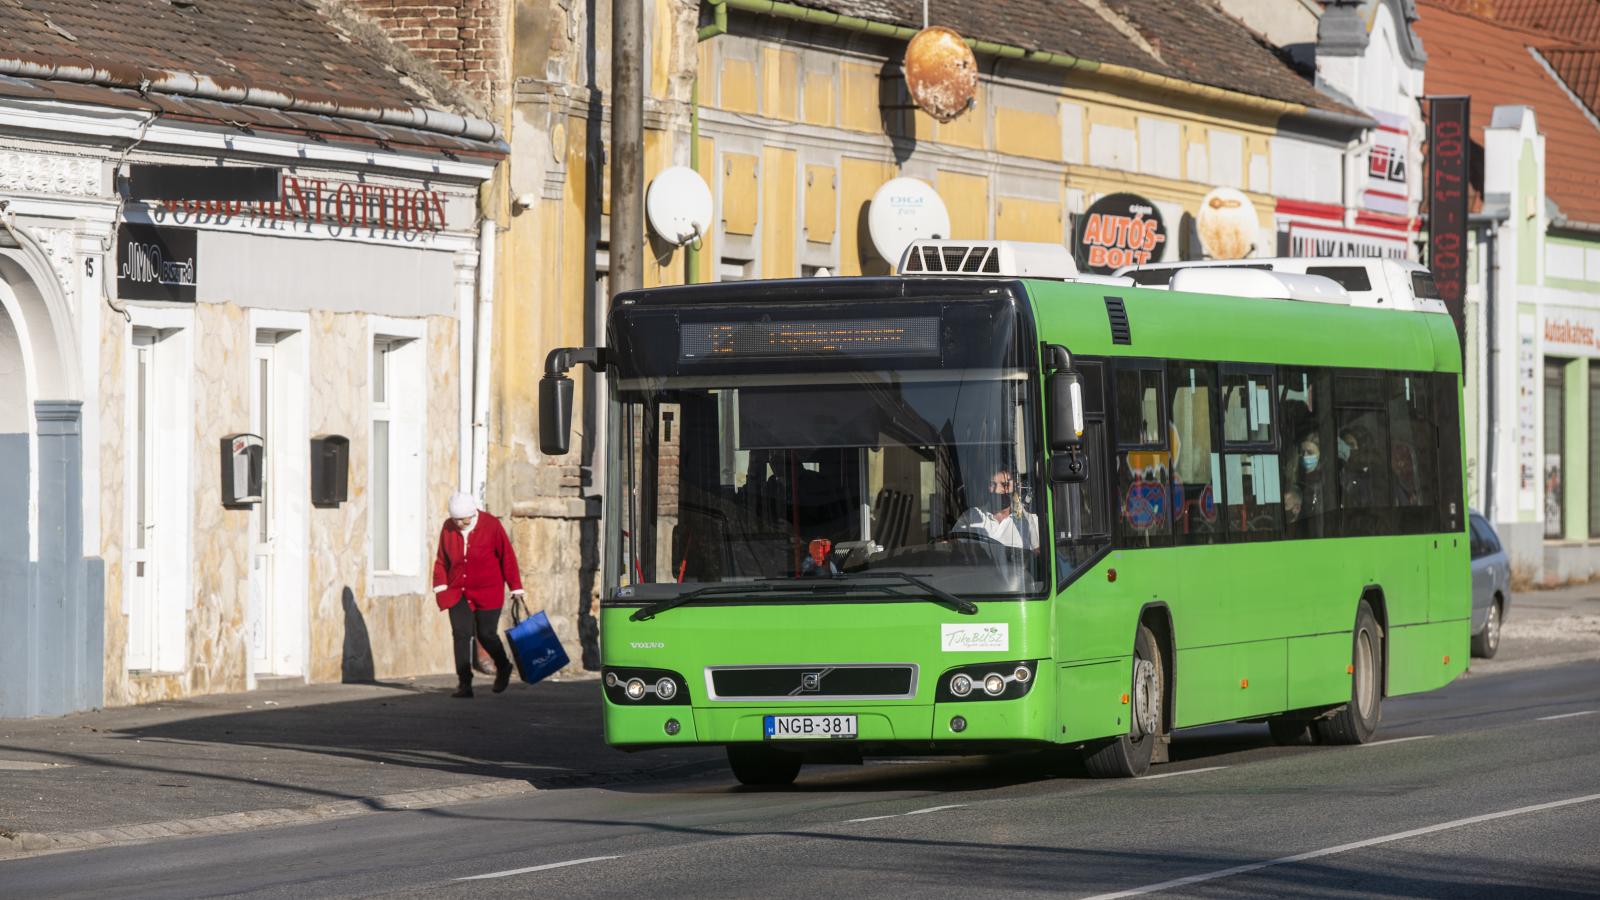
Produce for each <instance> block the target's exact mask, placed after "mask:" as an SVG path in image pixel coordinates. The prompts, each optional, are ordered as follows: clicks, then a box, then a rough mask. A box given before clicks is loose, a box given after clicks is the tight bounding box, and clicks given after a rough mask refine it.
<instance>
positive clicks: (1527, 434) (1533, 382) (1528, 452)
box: [1517, 315, 1544, 512]
mask: <svg viewBox="0 0 1600 900" xmlns="http://www.w3.org/2000/svg"><path fill="white" fill-rule="evenodd" d="M1535 321H1536V320H1535V319H1534V317H1533V316H1531V315H1519V316H1518V317H1517V381H1518V383H1519V385H1520V386H1519V388H1518V390H1517V497H1518V503H1517V508H1518V509H1519V510H1522V511H1524V512H1533V511H1534V509H1535V507H1534V498H1535V496H1536V494H1537V491H1538V486H1539V477H1540V475H1541V473H1540V471H1539V440H1540V437H1541V435H1540V431H1539V406H1538V403H1539V398H1540V397H1541V396H1542V393H1541V392H1542V391H1543V389H1544V382H1543V380H1542V379H1540V377H1539V343H1538V334H1537V332H1535V330H1534V329H1535V327H1536V324H1535Z"/></svg>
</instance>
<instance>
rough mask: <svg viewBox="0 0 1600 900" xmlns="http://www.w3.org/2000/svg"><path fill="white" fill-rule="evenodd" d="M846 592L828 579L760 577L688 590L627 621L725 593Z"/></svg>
mask: <svg viewBox="0 0 1600 900" xmlns="http://www.w3.org/2000/svg"><path fill="white" fill-rule="evenodd" d="M819 589H821V590H819ZM843 590H845V588H844V586H843V585H839V584H834V583H831V582H829V581H826V580H821V579H810V578H808V579H805V580H803V581H800V580H796V579H794V578H759V579H756V580H755V581H736V582H733V583H731V584H708V585H706V586H705V587H699V588H695V589H694V590H692V591H685V592H684V593H682V594H679V595H677V596H676V597H668V598H666V599H665V600H657V601H656V602H654V603H652V604H650V605H648V606H641V607H639V608H638V609H636V610H634V611H633V615H631V616H629V617H628V621H630V622H643V621H645V620H646V619H653V618H655V617H656V616H658V615H660V614H661V613H664V612H666V611H667V610H669V609H677V608H678V607H680V606H682V605H684V604H685V603H688V602H690V601H692V600H697V599H699V598H701V597H715V596H719V595H722V594H757V593H769V592H771V593H800V592H805V593H810V592H818V593H830V594H836V593H839V592H840V591H843Z"/></svg>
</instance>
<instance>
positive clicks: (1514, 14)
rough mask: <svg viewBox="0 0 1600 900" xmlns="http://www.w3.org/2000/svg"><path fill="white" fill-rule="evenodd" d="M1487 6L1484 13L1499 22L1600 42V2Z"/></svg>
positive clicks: (1538, 0) (1495, 2) (1497, 0)
mask: <svg viewBox="0 0 1600 900" xmlns="http://www.w3.org/2000/svg"><path fill="white" fill-rule="evenodd" d="M1485 7H1486V8H1484V9H1482V10H1481V13H1480V14H1481V15H1484V16H1486V17H1488V18H1491V19H1494V20H1496V21H1498V22H1505V23H1507V24H1510V25H1520V26H1521V27H1523V28H1531V29H1533V30H1534V31H1543V32H1547V33H1549V34H1552V35H1555V36H1556V37H1560V38H1565V39H1568V40H1574V41H1579V42H1582V43H1586V44H1587V43H1600V0H1489V2H1488V3H1487V4H1485ZM1469 11H1471V10H1469Z"/></svg>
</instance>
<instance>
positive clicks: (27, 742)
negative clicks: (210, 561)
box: [0, 676, 724, 859]
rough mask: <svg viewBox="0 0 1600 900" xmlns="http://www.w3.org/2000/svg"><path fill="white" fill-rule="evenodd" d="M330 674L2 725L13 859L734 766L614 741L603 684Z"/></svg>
mask: <svg viewBox="0 0 1600 900" xmlns="http://www.w3.org/2000/svg"><path fill="white" fill-rule="evenodd" d="M478 682H479V683H478V685H477V687H478V695H477V696H476V697H475V698H474V699H472V700H455V699H452V698H451V697H450V696H449V692H450V691H451V690H453V689H454V686H455V679H454V676H435V677H427V678H416V679H402V680H397V681H394V682H386V683H379V684H327V685H310V686H305V687H295V688H290V689H285V690H276V691H256V692H252V693H246V694H222V695H213V696H207V697H199V698H195V699H192V700H184V701H179V702H174V703H161V704H152V705H148V706H135V707H122V708H118V709H110V710H98V711H94V712H86V713H77V714H74V715H69V716H63V717H59V718H48V719H9V720H0V859H5V858H7V857H14V856H19V855H31V854H34V853H40V852H55V851H60V850H69V849H75V848H79V847H88V846H96V845H104V844H112V843H125V842H130V841H137V840H151V839H160V838H165V837H172V836H177V835H183V834H196V833H219V832H225V831H239V830H244V829H247V828H253V827H260V826H264V825H278V824H291V823H295V822H304V821H313V820H318V819H327V818H334V817H340V816H347V815H358V814H361V813H366V812H374V811H377V810H381V809H401V808H420V807H425V806H437V805H442V804H446V803H453V802H461V801H465V800H475V799H484V798H488V797H497V796H510V795H514V794H522V793H531V792H533V791H536V790H553V789H560V788H570V787H583V786H589V785H610V784H627V783H636V782H641V781H647V780H652V779H658V778H666V777H671V776H673V775H680V774H692V773H695V772H699V771H705V770H708V769H715V768H718V767H721V766H722V765H724V759H723V756H722V754H721V753H720V752H718V751H715V750H708V749H705V748H700V749H690V750H683V751H656V752H651V753H641V754H627V753H622V752H620V751H617V750H612V749H610V748H608V747H606V746H605V744H604V740H603V736H602V728H601V722H600V698H599V694H600V687H599V684H598V683H597V682H596V681H595V680H593V679H583V680H567V681H555V682H549V681H547V682H541V683H540V684H537V685H526V684H520V683H517V682H513V683H512V685H511V687H510V688H509V689H508V690H507V691H506V692H505V693H503V694H493V693H491V692H490V691H489V685H488V683H487V679H481V678H480V679H478Z"/></svg>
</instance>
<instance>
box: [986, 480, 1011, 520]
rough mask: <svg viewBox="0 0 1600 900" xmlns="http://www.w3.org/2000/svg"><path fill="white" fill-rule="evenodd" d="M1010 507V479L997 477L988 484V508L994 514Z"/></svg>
mask: <svg viewBox="0 0 1600 900" xmlns="http://www.w3.org/2000/svg"><path fill="white" fill-rule="evenodd" d="M1010 506H1011V478H1010V477H1009V476H1005V475H998V476H996V477H995V478H994V480H992V481H990V482H989V508H990V509H991V510H992V511H994V512H999V511H1000V510H1002V509H1007V508H1009V507H1010Z"/></svg>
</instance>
